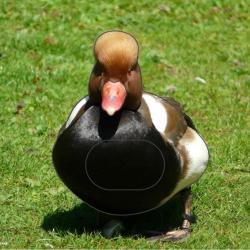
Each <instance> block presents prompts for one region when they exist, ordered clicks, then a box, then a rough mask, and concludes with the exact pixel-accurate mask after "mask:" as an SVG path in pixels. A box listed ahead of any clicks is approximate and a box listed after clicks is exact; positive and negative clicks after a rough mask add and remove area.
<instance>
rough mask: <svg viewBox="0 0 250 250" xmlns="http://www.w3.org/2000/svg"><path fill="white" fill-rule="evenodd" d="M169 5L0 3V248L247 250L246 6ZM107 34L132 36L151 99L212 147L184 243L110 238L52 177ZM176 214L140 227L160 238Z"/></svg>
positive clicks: (249, 15)
mask: <svg viewBox="0 0 250 250" xmlns="http://www.w3.org/2000/svg"><path fill="white" fill-rule="evenodd" d="M163 2H166V1H158V0H157V1H153V0H148V1H146V0H145V1H133V2H131V1H128V0H125V1H73V0H56V1H50V0H38V1H32V0H25V1H14V0H13V1H7V0H2V1H1V3H0V104H1V116H0V131H1V132H0V148H1V149H0V151H1V154H0V172H1V175H0V186H1V192H0V205H1V206H0V214H1V217H0V247H1V248H98V249H99V248H120V249H125V248H152V249H156V248H162V249H164V248H249V247H250V239H249V231H250V230H249V225H250V218H249V211H250V205H249V189H250V185H249V176H250V170H249V165H250V164H249V163H250V162H249V161H250V157H249V151H250V143H249V136H250V132H249V131H250V130H249V127H250V121H249V117H250V116H249V115H250V112H249V111H250V69H249V65H250V46H249V35H250V28H249V27H250V26H249V23H250V3H249V1H243V0H232V1H226V0H225V1H222V0H221V1H219V0H213V1H177V0H176V1H174V0H172V1H167V4H165V3H163ZM110 29H121V30H124V31H128V32H131V33H132V34H134V35H135V37H136V38H137V39H138V41H139V43H140V65H141V68H142V74H143V80H144V85H145V89H146V90H148V91H151V92H154V93H157V94H160V95H168V96H171V97H174V98H175V99H177V100H178V101H179V102H181V103H182V105H183V107H184V108H185V110H186V112H187V113H188V114H189V115H190V116H191V117H192V118H193V120H194V121H195V124H196V126H197V127H198V129H199V131H200V132H201V134H202V135H203V137H204V138H205V140H206V141H207V143H208V145H209V149H210V154H211V161H210V163H209V167H208V169H207V171H206V173H205V174H204V176H203V177H202V178H201V179H200V181H199V182H197V183H196V184H195V185H194V186H193V192H194V212H195V214H196V216H197V223H196V224H194V225H193V226H192V230H193V231H192V234H191V237H190V238H189V239H188V240H187V241H186V242H183V243H175V244H173V243H148V242H147V241H146V240H145V239H143V238H141V237H132V236H120V237H117V238H114V239H105V238H103V237H102V236H101V235H100V233H99V231H98V230H94V228H95V212H94V211H93V210H91V209H90V208H89V207H87V206H86V205H84V204H82V202H81V201H80V200H79V199H78V198H77V197H75V196H74V195H73V194H72V193H71V192H70V191H69V190H68V189H67V188H66V187H65V186H64V185H63V184H62V182H61V181H60V180H59V178H58V176H57V175H56V173H55V171H54V169H53V166H52V160H51V149H52V147H53V143H54V142H55V138H56V134H57V132H58V130H59V127H60V126H61V125H62V123H63V122H64V121H65V119H66V118H67V116H68V113H69V111H70V110H71V108H72V106H73V105H74V104H75V103H76V102H77V101H78V100H79V99H80V98H81V97H82V96H84V95H86V94H87V82H88V77H89V74H90V71H91V68H92V66H93V61H94V60H93V56H92V45H93V41H94V39H95V38H96V36H97V35H99V34H100V33H101V32H103V31H106V30H110ZM176 209H177V208H176V207H175V205H174V203H170V204H169V206H168V207H167V208H166V211H167V212H166V214H164V215H160V214H158V212H155V213H156V214H153V215H152V216H151V217H150V218H151V219H140V223H139V224H140V225H141V226H142V225H143V226H142V227H144V228H149V229H150V228H151V227H154V224H155V223H158V224H161V223H162V224H161V227H163V226H164V225H165V222H171V218H172V217H171V213H173V211H176ZM167 215H168V216H167ZM157 216H158V217H157ZM156 218H157V219H156ZM159 218H160V219H159ZM146 222H147V223H146ZM159 222H161V223H159ZM144 224H145V225H144ZM146 224H147V225H146Z"/></svg>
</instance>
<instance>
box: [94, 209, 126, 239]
mask: <svg viewBox="0 0 250 250" xmlns="http://www.w3.org/2000/svg"><path fill="white" fill-rule="evenodd" d="M97 224H98V227H99V228H101V233H102V235H103V236H104V237H105V238H112V237H116V236H118V235H120V234H121V233H122V232H123V231H124V225H123V223H122V221H121V220H120V219H119V218H118V217H117V216H111V215H108V214H104V213H101V212H98V213H97Z"/></svg>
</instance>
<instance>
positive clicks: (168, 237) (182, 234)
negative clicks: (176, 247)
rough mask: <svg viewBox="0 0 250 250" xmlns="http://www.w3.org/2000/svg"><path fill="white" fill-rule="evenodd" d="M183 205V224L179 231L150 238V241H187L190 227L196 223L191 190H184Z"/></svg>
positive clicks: (182, 193)
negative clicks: (192, 212)
mask: <svg viewBox="0 0 250 250" xmlns="http://www.w3.org/2000/svg"><path fill="white" fill-rule="evenodd" d="M180 194H181V199H182V203H183V210H184V213H183V222H182V226H181V228H180V229H178V230H174V231H169V232H166V233H163V234H160V235H157V236H153V237H150V238H148V240H149V241H180V240H184V239H186V238H187V237H188V236H189V235H190V226H191V223H192V222H194V221H195V220H194V216H193V215H192V214H191V209H192V193H191V188H187V189H184V190H182V191H181V192H180Z"/></svg>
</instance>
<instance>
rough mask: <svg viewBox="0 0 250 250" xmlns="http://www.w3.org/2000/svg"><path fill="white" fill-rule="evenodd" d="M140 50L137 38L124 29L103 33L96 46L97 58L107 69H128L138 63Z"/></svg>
mask: <svg viewBox="0 0 250 250" xmlns="http://www.w3.org/2000/svg"><path fill="white" fill-rule="evenodd" d="M138 50H139V48H138V44H137V41H136V40H135V38H134V37H132V36H131V35H129V34H128V33H125V32H122V31H109V32H105V33H103V34H102V35H100V36H99V37H98V38H97V40H96V43H95V46H94V54H95V58H96V60H98V61H99V62H100V63H101V64H103V65H104V66H105V68H106V69H107V70H118V71H127V70H128V69H129V67H131V66H132V65H133V64H135V63H136V61H137V58H138Z"/></svg>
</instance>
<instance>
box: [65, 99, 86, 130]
mask: <svg viewBox="0 0 250 250" xmlns="http://www.w3.org/2000/svg"><path fill="white" fill-rule="evenodd" d="M88 99H89V97H88V96H86V97H84V98H83V99H82V100H80V101H79V102H78V103H77V104H76V106H75V107H74V108H73V110H72V111H71V113H70V115H69V118H68V120H67V122H66V126H65V128H67V127H68V126H69V125H70V124H71V122H72V121H73V120H74V118H75V117H76V115H77V113H78V112H79V111H80V109H81V108H82V107H83V106H84V105H85V104H86V102H87V101H88Z"/></svg>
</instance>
